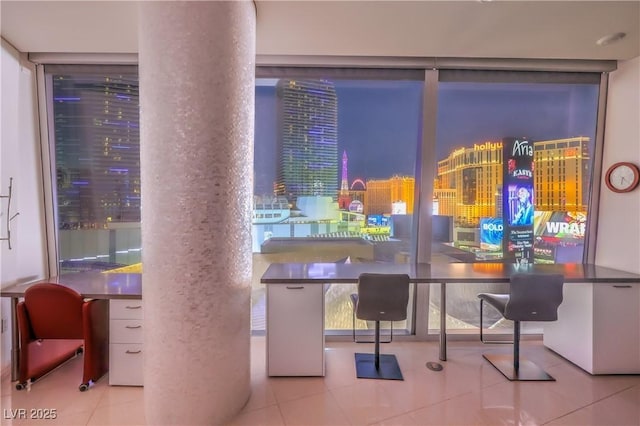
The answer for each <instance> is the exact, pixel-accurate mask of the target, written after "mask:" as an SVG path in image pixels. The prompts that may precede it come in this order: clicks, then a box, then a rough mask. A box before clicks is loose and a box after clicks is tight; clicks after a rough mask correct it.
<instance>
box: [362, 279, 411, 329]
mask: <svg viewBox="0 0 640 426" xmlns="http://www.w3.org/2000/svg"><path fill="white" fill-rule="evenodd" d="M408 303H409V276H408V275H406V274H368V273H366V274H361V275H360V277H359V278H358V303H357V305H356V317H357V318H359V319H362V320H366V321H402V320H405V319H407V304H408Z"/></svg>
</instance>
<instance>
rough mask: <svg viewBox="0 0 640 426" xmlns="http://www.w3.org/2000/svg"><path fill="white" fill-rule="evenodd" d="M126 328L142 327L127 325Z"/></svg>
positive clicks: (139, 326)
mask: <svg viewBox="0 0 640 426" xmlns="http://www.w3.org/2000/svg"><path fill="white" fill-rule="evenodd" d="M125 328H142V326H141V325H127V326H125Z"/></svg>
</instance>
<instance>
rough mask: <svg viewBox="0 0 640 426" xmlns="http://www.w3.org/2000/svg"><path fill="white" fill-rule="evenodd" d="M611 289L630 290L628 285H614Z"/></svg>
mask: <svg viewBox="0 0 640 426" xmlns="http://www.w3.org/2000/svg"><path fill="white" fill-rule="evenodd" d="M613 288H631V286H630V285H614V286H613Z"/></svg>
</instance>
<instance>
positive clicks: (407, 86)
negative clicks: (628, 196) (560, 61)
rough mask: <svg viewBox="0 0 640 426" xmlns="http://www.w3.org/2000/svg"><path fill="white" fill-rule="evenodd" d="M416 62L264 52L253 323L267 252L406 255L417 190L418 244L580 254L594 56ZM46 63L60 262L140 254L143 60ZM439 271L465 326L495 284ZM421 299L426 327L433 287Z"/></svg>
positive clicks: (460, 253)
mask: <svg viewBox="0 0 640 426" xmlns="http://www.w3.org/2000/svg"><path fill="white" fill-rule="evenodd" d="M418 68H419V67H418ZM427 69H428V68H427V67H425V68H424V69H418V70H415V69H411V70H408V69H407V70H400V69H344V68H339V69H336V68H294V69H291V68H278V67H275V68H270V69H267V67H258V72H257V75H258V78H257V79H256V89H255V90H256V121H255V166H254V200H253V201H254V202H253V217H252V238H253V254H252V256H253V265H254V268H253V270H254V275H253V282H252V286H253V293H252V295H253V297H252V300H253V305H252V326H253V329H254V330H263V329H264V327H265V324H264V308H265V298H264V286H262V285H261V284H260V283H259V280H260V276H261V275H262V273H263V272H264V270H265V269H266V268H267V266H268V265H269V264H270V263H272V262H325V263H328V264H331V263H337V262H413V261H414V260H415V259H416V258H415V257H414V256H415V255H416V246H417V245H418V243H417V241H421V240H420V238H421V235H418V232H420V233H421V234H422V232H424V229H425V228H424V223H421V221H422V220H424V218H420V217H419V216H420V215H419V214H417V212H418V209H419V208H420V209H421V210H420V211H422V212H424V209H425V206H428V208H429V210H431V211H432V212H433V215H432V216H431V217H430V218H429V221H428V223H429V225H430V233H431V235H432V240H433V241H432V244H430V247H429V248H430V251H429V258H428V259H424V258H422V257H420V256H419V259H421V261H430V262H475V263H478V267H479V268H482V267H489V266H487V263H488V262H496V261H498V262H562V263H567V262H581V261H583V253H584V251H585V241H586V239H585V233H586V229H588V228H589V226H588V221H589V220H592V219H593V217H592V216H591V215H590V214H589V202H590V197H591V182H592V179H593V173H592V172H593V168H594V159H595V157H596V155H597V154H596V123H597V120H598V102H599V95H600V92H599V91H600V74H598V73H553V72H504V71H471V70H453V69H440V70H430V71H428V73H429V75H431V76H434V75H435V76H436V78H435V79H434V80H433V81H431V80H429V78H430V77H429V78H427V80H425V73H426V72H427ZM45 71H46V73H45V76H46V82H47V86H46V89H47V100H48V104H49V105H48V106H49V108H48V115H49V129H50V132H49V133H50V140H51V142H52V146H53V147H54V148H53V149H52V152H53V153H54V155H53V157H54V160H55V169H54V170H55V177H54V182H55V184H54V185H55V191H54V192H55V201H56V218H57V246H58V258H59V263H60V269H61V271H62V272H66V271H78V270H87V269H113V268H121V267H127V266H128V267H129V269H128V270H129V271H139V270H140V269H141V265H140V264H139V262H140V248H141V242H140V195H141V194H140V186H139V185H140V166H139V164H140V163H139V155H140V151H139V149H140V147H139V127H138V125H139V103H138V81H137V69H136V67H133V66H47V67H46V69H45ZM430 84H433V88H435V89H434V91H433V92H432V91H431V89H428V88H429V87H430V86H429V85H430ZM425 93H428V94H429V95H428V96H426V95H425ZM432 94H433V96H431V95H432ZM429 98H432V99H429ZM429 102H433V103H434V105H435V107H433V106H429V107H426V106H425V105H426V104H428V103H429ZM425 111H426V112H425ZM431 120H433V122H432V123H428V122H429V121H431ZM425 126H427V127H429V129H434V130H433V137H431V136H430V135H427V136H425V134H423V128H424V127H425ZM425 152H426V153H433V154H428V155H426V156H425ZM431 157H433V158H431ZM422 163H424V164H422ZM426 167H433V168H434V169H435V170H434V172H433V177H434V179H433V182H431V181H429V182H426V181H425V180H424V176H425V168H426ZM505 176H506V178H505ZM430 179H431V178H429V180H430ZM426 193H429V194H430V195H429V197H426V196H425V195H424V194H426ZM426 198H429V199H428V200H427V199H426ZM420 206H421V207H420ZM418 225H420V226H422V227H420V226H418ZM125 270H126V269H125ZM425 287H426V286H425ZM449 288H450V290H449V291H450V293H449V297H448V303H449V308H448V313H449V317H448V319H447V321H448V324H447V325H448V329H449V330H450V331H454V330H457V331H462V332H464V331H467V330H473V331H474V332H475V330H476V327H477V325H478V323H477V321H478V307H477V301H476V293H477V292H478V291H480V290H499V288H497V287H496V286H491V285H487V286H486V287H482V286H481V287H477V286H476V287H469V286H464V285H455V286H453V285H452V286H450V287H449ZM352 292H354V288H353V287H350V286H345V285H328V286H327V287H326V307H327V309H326V312H327V317H326V327H327V329H328V330H338V331H340V330H342V331H346V330H348V329H350V328H351V326H352V324H351V321H352V316H351V315H352V307H351V305H350V302H349V297H348V296H349V294H350V293H352ZM411 305H412V306H413V304H411ZM418 308H419V309H421V308H420V307H418ZM428 312H429V314H428V315H427V316H428V319H427V320H428V329H429V330H436V329H437V328H438V326H439V294H438V288H432V289H430V291H429V309H428ZM425 315H426V314H425ZM409 318H410V320H409V322H407V323H403V324H399V325H398V326H399V327H401V328H404V329H406V330H409V331H410V330H412V329H413V328H415V327H420V329H421V330H425V329H426V328H427V324H424V323H421V324H412V323H411V321H412V320H413V318H416V317H415V316H414V315H413V313H410V315H409ZM489 321H491V319H490V320H489ZM499 325H500V324H495V326H496V327H497V326H499ZM356 327H357V328H359V329H364V328H367V327H368V325H367V324H366V323H363V322H362V323H361V322H358V323H357V324H356Z"/></svg>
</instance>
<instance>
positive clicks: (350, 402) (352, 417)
mask: <svg viewBox="0 0 640 426" xmlns="http://www.w3.org/2000/svg"><path fill="white" fill-rule="evenodd" d="M383 382H386V381H383V380H372V379H359V380H358V382H357V384H355V385H353V386H345V387H341V388H337V389H332V390H330V391H329V392H330V393H331V394H332V395H333V396H334V397H335V399H336V401H337V402H338V405H339V406H340V408H341V409H342V410H343V411H344V413H345V414H346V415H347V417H348V419H349V421H350V422H351V424H354V425H361V424H370V423H375V422H379V421H382V420H384V419H387V418H390V417H395V416H399V415H401V414H404V413H406V411H407V408H406V404H405V403H404V402H403V401H402V398H403V396H402V395H400V394H397V393H394V392H388V391H387V390H385V388H384V387H383V386H382V385H381V383H383ZM399 383H402V382H399Z"/></svg>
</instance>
